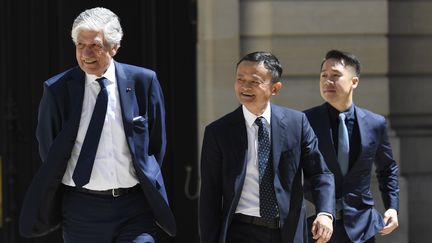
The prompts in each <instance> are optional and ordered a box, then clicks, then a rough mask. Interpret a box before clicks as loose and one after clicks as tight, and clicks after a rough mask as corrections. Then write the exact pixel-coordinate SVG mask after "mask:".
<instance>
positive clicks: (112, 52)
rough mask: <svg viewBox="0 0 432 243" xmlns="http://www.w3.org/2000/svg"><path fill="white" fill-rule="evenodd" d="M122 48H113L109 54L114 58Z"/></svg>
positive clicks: (117, 46) (118, 46)
mask: <svg viewBox="0 0 432 243" xmlns="http://www.w3.org/2000/svg"><path fill="white" fill-rule="evenodd" d="M119 48H120V45H114V46H113V47H111V49H110V51H109V54H110V56H111V57H114V56H115V55H116V54H117V51H118V49H119Z"/></svg>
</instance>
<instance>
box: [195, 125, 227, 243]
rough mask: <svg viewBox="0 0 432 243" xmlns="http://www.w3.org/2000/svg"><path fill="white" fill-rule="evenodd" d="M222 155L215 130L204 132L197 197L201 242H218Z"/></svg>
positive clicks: (220, 216) (207, 129)
mask: <svg viewBox="0 0 432 243" xmlns="http://www.w3.org/2000/svg"><path fill="white" fill-rule="evenodd" d="M221 167H222V156H221V152H220V149H219V147H218V144H217V141H216V136H215V132H214V131H213V130H211V129H209V127H207V128H206V130H205V133H204V140H203V145H202V151H201V188H200V198H199V234H200V242H201V243H216V242H218V239H219V235H220V227H221V218H222V215H221V211H222V181H221V177H222V176H221V169H222V168H221Z"/></svg>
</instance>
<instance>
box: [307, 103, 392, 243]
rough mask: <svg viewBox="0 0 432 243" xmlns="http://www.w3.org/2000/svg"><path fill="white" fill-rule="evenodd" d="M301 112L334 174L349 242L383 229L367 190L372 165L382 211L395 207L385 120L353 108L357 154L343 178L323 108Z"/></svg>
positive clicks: (365, 238)
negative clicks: (355, 122) (304, 114)
mask: <svg viewBox="0 0 432 243" xmlns="http://www.w3.org/2000/svg"><path fill="white" fill-rule="evenodd" d="M305 113H306V116H307V117H308V119H309V122H310V124H311V126H312V128H313V129H314V131H315V133H316V135H317V137H318V140H319V149H320V151H321V153H322V155H323V156H324V159H325V161H326V163H327V166H328V168H329V169H330V170H331V171H332V172H333V174H334V175H335V185H336V197H337V198H342V210H343V220H344V226H345V230H346V232H347V234H348V236H349V238H350V239H351V240H352V241H353V242H364V241H366V240H368V239H369V238H371V237H373V236H374V235H375V234H377V233H378V231H379V230H381V229H382V228H383V227H384V221H383V219H382V216H381V215H380V213H379V212H378V211H377V210H375V208H374V207H373V205H374V200H373V198H372V193H371V191H370V184H371V170H372V165H373V163H375V166H376V174H377V177H378V183H379V189H380V191H381V196H382V199H383V201H384V206H385V208H386V209H388V208H393V209H396V210H398V208H399V186H398V166H397V164H396V162H395V161H394V160H393V156H392V150H391V146H390V143H389V140H388V135H387V127H386V121H385V118H384V117H383V116H381V115H378V114H375V113H372V112H370V111H368V110H365V109H362V108H360V107H357V106H356V107H355V115H356V117H357V123H358V127H359V132H360V144H361V148H360V154H359V156H358V158H357V160H356V161H355V162H354V164H353V165H352V166H351V168H350V170H349V171H348V174H347V175H346V176H345V177H343V176H342V173H341V170H340V167H339V164H338V162H337V155H336V151H335V148H334V146H333V138H332V131H331V126H330V121H329V114H328V111H327V107H326V105H325V104H323V105H321V106H317V107H314V108H311V109H309V110H307V111H305Z"/></svg>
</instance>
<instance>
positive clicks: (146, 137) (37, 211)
mask: <svg viewBox="0 0 432 243" xmlns="http://www.w3.org/2000/svg"><path fill="white" fill-rule="evenodd" d="M71 35H72V39H73V41H74V43H75V45H76V59H77V62H78V66H77V67H74V68H71V69H69V70H67V71H65V72H63V73H60V74H58V75H56V76H54V77H52V78H50V79H48V80H47V81H46V82H45V83H44V93H43V96H42V99H41V102H40V106H39V119H38V126H37V139H38V141H39V150H40V156H41V158H42V160H43V162H44V163H43V164H42V166H41V168H40V169H39V171H38V172H37V174H36V175H35V177H34V179H33V181H32V184H31V185H30V187H29V189H28V191H27V194H26V197H25V199H24V203H23V207H22V210H21V219H20V231H21V234H22V235H24V236H26V237H37V236H41V235H44V234H47V233H49V232H51V231H52V230H54V229H56V228H57V227H58V226H61V227H62V229H63V238H64V242H66V243H76V242H80V243H90V242H91V243H107V242H140V243H144V242H154V233H155V231H156V223H157V224H158V225H159V226H160V227H161V228H162V229H163V230H165V232H167V233H168V234H169V235H174V234H175V232H176V226H175V221H174V217H173V215H172V213H171V210H170V208H169V206H168V201H167V195H166V191H165V187H164V182H163V178H162V175H161V168H160V167H161V164H162V161H163V158H164V154H165V149H166V131H165V110H164V98H163V94H162V90H161V87H160V85H159V82H158V80H157V78H156V74H155V73H154V72H153V71H151V70H148V69H145V68H141V67H136V66H132V65H127V64H122V63H119V62H116V61H114V60H113V57H114V55H115V54H116V53H117V51H118V49H119V47H120V41H121V39H122V36H123V32H122V28H121V26H120V22H119V19H118V17H117V16H116V15H115V14H114V13H113V12H111V11H110V10H108V9H105V8H93V9H89V10H86V11H84V12H82V13H81V14H80V15H79V16H78V17H77V18H76V19H75V21H74V23H73V26H72V34H71ZM101 111H102V113H101ZM97 130H99V132H96V131H97Z"/></svg>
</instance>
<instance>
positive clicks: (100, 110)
mask: <svg viewBox="0 0 432 243" xmlns="http://www.w3.org/2000/svg"><path fill="white" fill-rule="evenodd" d="M96 81H97V82H98V83H99V85H100V88H101V90H100V92H99V94H98V96H97V98H96V104H95V106H94V110H93V114H92V117H91V119H90V123H89V126H88V128H87V133H86V136H85V138H84V142H83V145H82V147H81V152H80V155H79V157H78V161H77V164H76V167H75V170H74V172H73V175H72V179H73V181H74V182H75V185H76V186H77V187H82V186H84V185H86V184H87V183H88V182H89V181H90V175H91V171H92V169H93V163H94V160H95V157H96V151H97V148H98V145H99V140H100V135H101V132H102V128H103V125H104V122H105V116H106V110H107V105H108V92H107V90H106V84H107V82H108V80H107V79H106V78H104V77H102V78H98V79H96Z"/></svg>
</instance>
